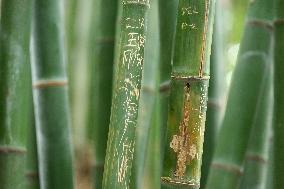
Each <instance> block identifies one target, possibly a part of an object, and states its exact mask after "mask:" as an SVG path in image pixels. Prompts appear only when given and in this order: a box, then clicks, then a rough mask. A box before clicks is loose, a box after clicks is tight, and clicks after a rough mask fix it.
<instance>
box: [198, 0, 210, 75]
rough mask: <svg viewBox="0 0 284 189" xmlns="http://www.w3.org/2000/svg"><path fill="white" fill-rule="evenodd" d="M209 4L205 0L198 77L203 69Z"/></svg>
mask: <svg viewBox="0 0 284 189" xmlns="http://www.w3.org/2000/svg"><path fill="white" fill-rule="evenodd" d="M209 6H210V2H209V0H207V1H206V2H205V15H204V17H205V18H204V20H205V22H204V31H203V34H202V47H201V60H200V66H199V73H198V75H199V77H203V69H204V62H205V49H206V45H207V44H206V39H207V36H206V33H207V30H208V22H209Z"/></svg>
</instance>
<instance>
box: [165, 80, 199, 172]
mask: <svg viewBox="0 0 284 189" xmlns="http://www.w3.org/2000/svg"><path fill="white" fill-rule="evenodd" d="M189 118H190V84H189V83H186V85H185V87H184V106H183V118H182V120H181V123H180V125H179V135H174V136H173V139H172V141H171V143H170V147H171V148H172V149H173V150H174V152H175V153H177V165H176V171H175V176H176V177H178V178H182V177H184V174H185V171H186V164H187V163H188V162H189V161H191V160H193V159H194V158H195V156H196V154H197V149H196V146H195V145H191V144H190V137H189V131H188V123H189Z"/></svg>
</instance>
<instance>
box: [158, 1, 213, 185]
mask: <svg viewBox="0 0 284 189" xmlns="http://www.w3.org/2000/svg"><path fill="white" fill-rule="evenodd" d="M214 4H215V2H214V1H212V0H202V1H193V0H181V1H180V2H179V8H178V18H177V28H176V38H175V47H174V58H173V69H172V76H171V77H172V81H171V94H170V104H169V114H168V129H167V138H166V143H165V146H166V149H165V160H164V171H163V173H162V185H163V187H165V188H199V185H200V176H201V161H202V151H203V140H204V129H205V117H206V108H207V95H208V90H207V89H208V82H209V74H210V73H209V72H210V49H211V41H212V29H213V20H214V19H213V17H214Z"/></svg>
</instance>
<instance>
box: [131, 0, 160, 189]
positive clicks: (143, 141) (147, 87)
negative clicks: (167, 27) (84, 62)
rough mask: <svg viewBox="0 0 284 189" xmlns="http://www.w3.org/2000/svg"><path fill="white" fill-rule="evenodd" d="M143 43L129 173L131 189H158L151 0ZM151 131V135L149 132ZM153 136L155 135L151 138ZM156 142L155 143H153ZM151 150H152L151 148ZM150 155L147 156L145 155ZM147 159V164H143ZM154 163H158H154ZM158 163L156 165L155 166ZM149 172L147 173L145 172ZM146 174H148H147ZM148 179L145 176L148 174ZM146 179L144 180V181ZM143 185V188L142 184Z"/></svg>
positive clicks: (155, 27) (155, 26)
mask: <svg viewBox="0 0 284 189" xmlns="http://www.w3.org/2000/svg"><path fill="white" fill-rule="evenodd" d="M147 20H149V21H148V23H147V35H146V38H147V41H146V44H145V61H144V62H145V63H144V68H143V70H144V71H143V79H142V87H141V95H140V96H141V98H140V101H139V110H138V115H139V116H138V121H137V129H136V138H135V140H136V141H135V149H138V150H135V153H134V164H133V168H132V174H131V178H132V179H131V187H130V188H136V189H142V188H145V187H146V188H148V189H150V188H154V189H156V188H158V187H159V186H160V167H159V166H160V158H159V157H160V154H161V153H160V152H158V150H160V147H158V148H155V146H157V144H156V143H157V142H158V145H160V137H158V136H157V135H158V133H159V132H155V130H156V129H154V128H152V127H155V125H153V123H154V122H153V119H154V114H155V113H154V112H155V109H156V107H155V105H156V100H157V94H158V89H157V88H158V85H159V82H158V77H159V75H158V74H159V71H158V70H159V69H158V67H159V49H160V47H159V46H160V44H159V40H160V39H159V20H158V0H152V1H151V2H150V9H149V14H148V15H147ZM150 132H155V134H154V133H153V134H152V133H150ZM153 135H155V136H153ZM150 136H152V137H155V138H153V139H152V143H149V140H151V139H150ZM155 139H157V142H156V141H155ZM154 148H155V149H154ZM149 153H150V154H149ZM149 156H151V157H153V158H152V161H153V162H149V161H150V160H149V158H151V157H149ZM146 160H148V162H146ZM157 160H158V161H157ZM156 162H158V164H155V163H156ZM149 164H151V167H153V170H151V169H149ZM146 171H149V172H146ZM147 173H148V174H147ZM149 174H150V175H151V177H148V175H149ZM146 179H147V181H145V180H146ZM145 183H146V184H147V186H145V185H144V184H145Z"/></svg>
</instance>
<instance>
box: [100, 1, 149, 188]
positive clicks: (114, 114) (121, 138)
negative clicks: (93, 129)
mask: <svg viewBox="0 0 284 189" xmlns="http://www.w3.org/2000/svg"><path fill="white" fill-rule="evenodd" d="M120 3H122V17H121V22H120V23H121V25H120V31H119V32H120V41H119V52H120V54H119V62H118V65H117V68H116V74H115V84H114V85H115V88H114V94H113V97H112V109H111V119H110V127H109V135H108V145H107V154H106V159H105V170H104V178H103V188H105V189H113V188H116V189H119V188H121V189H127V188H129V186H130V176H131V168H132V163H133V156H134V146H135V131H136V125H137V117H138V108H139V105H138V103H139V98H140V88H141V78H142V70H143V63H144V46H145V40H146V33H145V32H146V23H147V22H146V12H147V9H148V8H149V4H150V3H149V0H121V1H120Z"/></svg>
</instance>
